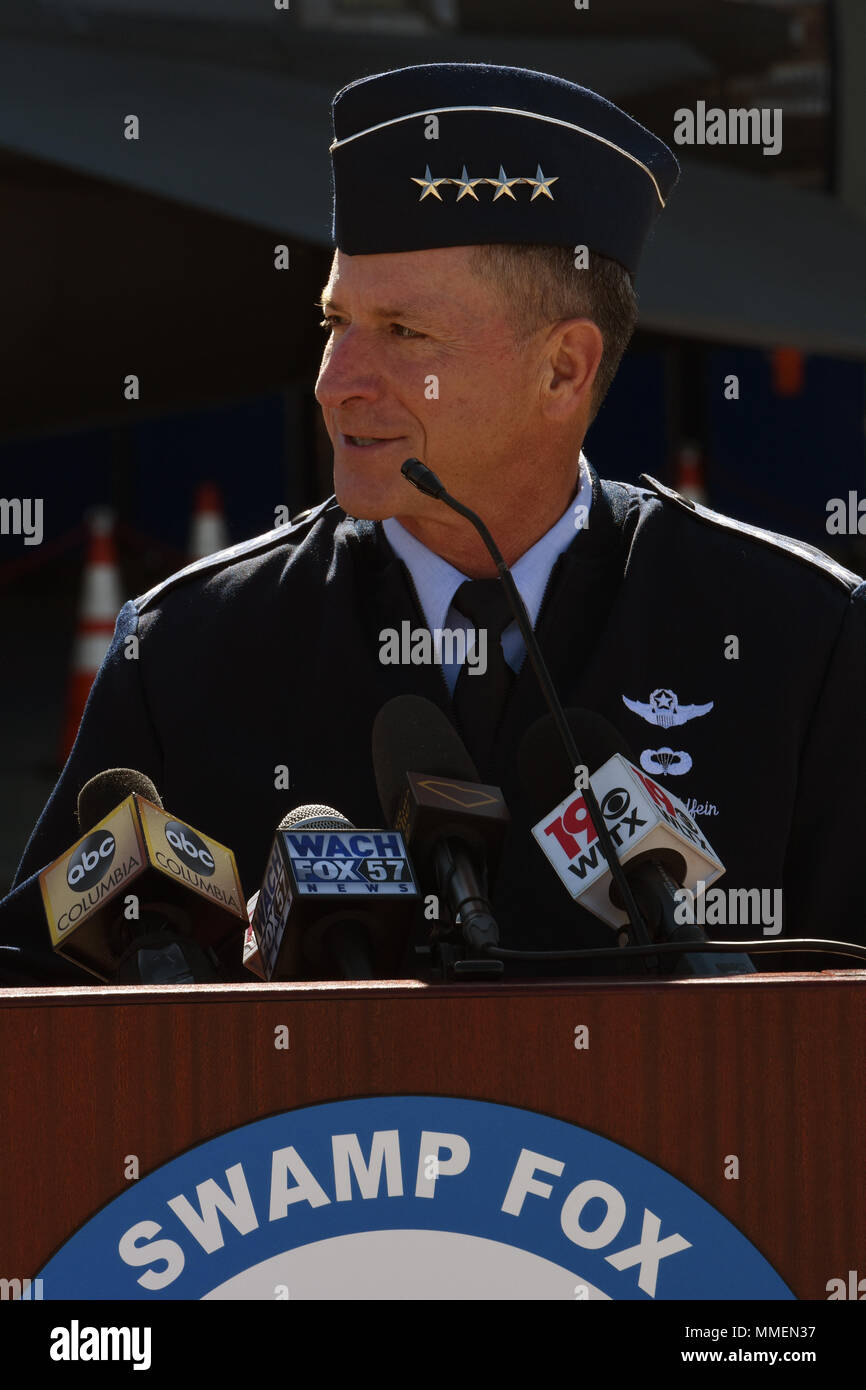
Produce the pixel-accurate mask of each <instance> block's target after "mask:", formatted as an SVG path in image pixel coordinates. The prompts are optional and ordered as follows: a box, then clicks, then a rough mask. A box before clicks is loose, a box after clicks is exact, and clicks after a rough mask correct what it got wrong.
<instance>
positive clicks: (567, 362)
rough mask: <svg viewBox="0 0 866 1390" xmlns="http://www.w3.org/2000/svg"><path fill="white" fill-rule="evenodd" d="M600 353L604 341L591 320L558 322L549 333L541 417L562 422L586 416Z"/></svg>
mask: <svg viewBox="0 0 866 1390" xmlns="http://www.w3.org/2000/svg"><path fill="white" fill-rule="evenodd" d="M603 353H604V338H603V337H602V335H601V330H600V329H599V327H598V324H597V323H594V322H593V320H592V319H586V318H573V319H561V320H560V321H559V323H557V324H555V325H554V327H553V328H552V329H551V331H550V334H549V337H548V344H547V372H546V379H545V382H544V393H545V398H544V400H543V402H542V405H543V409H544V413H545V414H546V415H547V417H548V418H549V419H555V420H557V421H564V420H567V419H570V418H571V417H572V416H574V415H575V414H577V413H586V415H587V418H588V417H589V412H590V410H591V404H592V388H593V383H594V381H595V378H596V375H597V373H598V369H599V365H600V363H601V359H602V355H603Z"/></svg>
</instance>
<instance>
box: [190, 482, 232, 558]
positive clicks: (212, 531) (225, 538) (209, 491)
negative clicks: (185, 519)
mask: <svg viewBox="0 0 866 1390" xmlns="http://www.w3.org/2000/svg"><path fill="white" fill-rule="evenodd" d="M228 544H229V533H228V527H227V526H226V519H225V512H224V511H223V502H222V495H221V493H220V490H219V488H218V487H217V485H216V483H200V484H199V486H198V488H197V489H196V494H195V502H194V503H193V510H192V525H191V527H190V532H189V546H188V550H189V554H190V558H191V559H193V560H202V559H203V558H204V557H205V555H213V553H214V551H215V550H225V548H226V546H227V545H228Z"/></svg>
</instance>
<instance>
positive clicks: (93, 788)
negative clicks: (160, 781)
mask: <svg viewBox="0 0 866 1390" xmlns="http://www.w3.org/2000/svg"><path fill="white" fill-rule="evenodd" d="M133 792H136V793H137V794H138V795H139V796H143V797H144V798H145V800H146V801H152V802H153V804H154V805H155V806H159V807H162V799H161V797H160V795H159V792H158V791H157V790H156V787H155V786H154V785H153V783H152V782H151V780H150V778H149V777H145V775H144V773H143V772H136V770H135V768H132V767H110V768H107V769H106V770H105V772H97V774H96V776H95V777H91V779H90V781H89V782H85V784H84V786H83V787H82V788H81V791H80V792H79V793H78V812H77V814H78V825H79V829H80V830H82V831H84V832H86V831H88V830H90V829H91V827H92V826H94V825H97V824H98V823H99V821H101V820H102V819H103V818H104V817H105V816H107V815H108V814H109V812H110V811H113V810H114V808H115V806H119V805H120V803H121V801H125V800H126V798H127V797H128V796H131V795H132V793H133Z"/></svg>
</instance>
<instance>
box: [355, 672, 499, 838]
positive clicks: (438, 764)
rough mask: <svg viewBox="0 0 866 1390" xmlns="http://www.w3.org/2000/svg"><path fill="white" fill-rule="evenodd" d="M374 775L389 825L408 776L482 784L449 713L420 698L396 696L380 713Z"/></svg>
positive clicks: (375, 734) (375, 729)
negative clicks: (444, 778) (423, 773)
mask: <svg viewBox="0 0 866 1390" xmlns="http://www.w3.org/2000/svg"><path fill="white" fill-rule="evenodd" d="M373 771H374V772H375V774H376V787H377V790H378V792H379V803H380V805H381V807H382V812H383V814H384V816H385V822H386V824H387V825H391V824H392V823H393V819H394V816H395V814H396V811H397V803H398V802H399V800H400V797H401V795H402V793H403V791H404V789H405V787H406V773H407V772H426V773H429V774H432V775H433V776H436V777H452V778H454V780H455V781H459V782H478V781H480V780H481V779H480V778H479V776H478V769H477V768H476V766H475V764H474V763H473V761H472V759H471V758H470V756H469V753H468V751H467V749H466V745H465V744H464V742H463V740H462V738H461V737H460V735H459V734H458V732H457V730H456V729H455V728H454V725H453V724H452V723H451V721H450V719H449V718H448V716H447V714H445V713H444V712H443V711H442V710H441V709H440V708H439V706H438V705H434V704H433V701H432V700H425V699H424V698H423V697H422V696H420V695H396V696H395V697H394V699H393V700H389V701H388V703H387V704H385V705H383V706H382V708H381V709H380V710H379V713H378V714H377V715H376V718H375V719H374V721H373Z"/></svg>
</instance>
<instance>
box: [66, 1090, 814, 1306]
mask: <svg viewBox="0 0 866 1390" xmlns="http://www.w3.org/2000/svg"><path fill="white" fill-rule="evenodd" d="M39 1277H40V1278H42V1280H43V1288H44V1297H45V1298H47V1299H52V1298H53V1299H60V1298H75V1299H81V1298H112V1299H154V1298H157V1299H201V1298H214V1299H218V1298H226V1299H284V1298H300V1299H338V1298H364V1299H371V1298H373V1299H375V1298H381V1299H391V1298H398V1297H399V1298H403V1299H406V1298H418V1299H433V1298H442V1297H445V1298H449V1299H465V1298H481V1299H491V1298H492V1299H502V1298H509V1299H515V1298H517V1299H527V1298H533V1299H537V1298H552V1299H556V1298H565V1299H589V1300H592V1299H650V1300H653V1299H686V1300H691V1299H792V1298H793V1297H794V1295H793V1294H792V1293H791V1291H790V1289H789V1288H788V1287H787V1286H786V1284H785V1283H784V1282H783V1280H782V1279H781V1278H780V1277H779V1275H778V1274H777V1273H776V1272H775V1271H774V1270H773V1268H772V1267H771V1266H770V1264H769V1263H768V1262H767V1260H766V1259H765V1258H764V1257H763V1256H762V1255H761V1254H760V1253H759V1251H758V1250H756V1249H755V1247H754V1245H753V1244H752V1243H751V1241H749V1240H747V1239H746V1237H745V1236H744V1235H743V1234H742V1233H741V1232H740V1231H738V1230H737V1229H736V1227H735V1226H733V1225H732V1224H731V1223H730V1221H728V1220H727V1219H726V1218H725V1217H724V1216H722V1215H721V1213H720V1212H718V1211H717V1210H716V1209H715V1208H714V1207H712V1206H710V1205H709V1203H708V1202H706V1201H704V1199H703V1198H702V1197H699V1196H698V1195H697V1193H695V1192H693V1191H691V1189H689V1188H688V1187H685V1186H684V1185H683V1184H682V1183H681V1182H679V1181H678V1180H677V1179H676V1178H674V1177H672V1176H671V1175H670V1174H669V1173H666V1172H664V1171H663V1170H662V1169H661V1168H658V1167H657V1166H656V1165H655V1164H654V1163H650V1162H648V1160H647V1159H645V1158H641V1157H640V1156H639V1155H638V1154H635V1153H633V1152H632V1151H631V1150H629V1149H625V1148H623V1147H621V1146H620V1145H619V1144H614V1143H612V1142H611V1141H610V1140H608V1139H604V1138H602V1137H601V1136H600V1135H598V1134H594V1133H592V1132H591V1131H589V1130H585V1129H581V1128H579V1127H578V1126H576V1125H572V1124H567V1123H566V1122H565V1121H563V1120H555V1119H552V1118H551V1117H550V1116H547V1115H539V1114H536V1113H534V1112H533V1111H529V1110H520V1109H515V1108H513V1107H511V1106H507V1105H495V1104H491V1103H488V1102H484V1101H475V1100H463V1099H458V1098H452V1097H443V1096H378V1097H372V1098H369V1099H364V1100H345V1101H337V1102H334V1103H332V1104H327V1105H314V1106H310V1107H308V1108H306V1109H299V1110H291V1111H288V1112H286V1113H284V1114H281V1115H275V1116H271V1117H270V1118H268V1119H264V1120H257V1121H255V1122H254V1123H252V1124H248V1125H244V1126H243V1127H242V1128H240V1129H235V1130H231V1131H230V1132H229V1133H227V1134H223V1135H220V1136H219V1137H218V1138H216V1139H211V1140H209V1141H208V1142H207V1143H205V1144H201V1145H199V1146H198V1147H197V1148H195V1149H191V1150H189V1151H188V1152H187V1153H184V1154H181V1155H180V1157H178V1158H175V1159H172V1160H171V1161H170V1162H169V1163H166V1164H164V1165H163V1166H162V1167H161V1168H158V1169H157V1170H156V1171H155V1172H153V1173H150V1174H149V1175H148V1176H147V1177H144V1178H142V1179H140V1180H139V1181H137V1182H136V1183H134V1185H133V1186H132V1187H130V1189H129V1191H127V1192H125V1193H123V1195H122V1196H120V1197H118V1198H116V1199H115V1200H114V1201H112V1202H110V1203H109V1204H108V1206H106V1207H105V1208H104V1209H103V1210H102V1211H101V1212H99V1213H98V1214H97V1215H96V1216H94V1217H93V1218H92V1220H90V1221H88V1222H87V1223H86V1225H85V1226H83V1227H82V1228H81V1229H80V1230H79V1231H78V1232H76V1234H75V1235H73V1236H72V1237H71V1238H70V1239H69V1240H68V1241H67V1242H66V1244H65V1245H64V1246H62V1248H61V1249H60V1250H59V1251H58V1252H57V1254H56V1255H55V1256H54V1257H53V1259H51V1260H49V1262H48V1264H47V1265H46V1266H45V1267H44V1269H43V1270H41V1271H40V1276H39Z"/></svg>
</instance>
